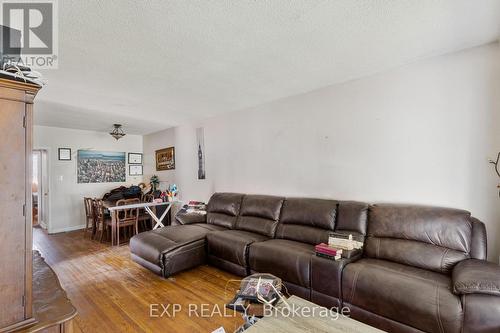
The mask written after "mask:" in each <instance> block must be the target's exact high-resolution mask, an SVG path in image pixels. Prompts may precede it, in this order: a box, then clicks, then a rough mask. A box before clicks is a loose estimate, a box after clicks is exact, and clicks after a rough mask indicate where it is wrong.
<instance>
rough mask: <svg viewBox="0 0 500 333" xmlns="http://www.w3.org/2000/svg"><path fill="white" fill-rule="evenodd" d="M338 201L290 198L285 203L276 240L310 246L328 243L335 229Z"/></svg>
mask: <svg viewBox="0 0 500 333" xmlns="http://www.w3.org/2000/svg"><path fill="white" fill-rule="evenodd" d="M336 211H337V201H335V200H324V199H310V198H290V199H286V200H285V202H284V203H283V208H282V210H281V217H280V222H279V224H278V229H277V231H276V236H275V237H276V238H282V239H289V240H294V241H298V242H304V243H309V244H318V243H321V242H325V241H328V234H329V233H330V232H331V231H333V230H334V229H335V215H336Z"/></svg>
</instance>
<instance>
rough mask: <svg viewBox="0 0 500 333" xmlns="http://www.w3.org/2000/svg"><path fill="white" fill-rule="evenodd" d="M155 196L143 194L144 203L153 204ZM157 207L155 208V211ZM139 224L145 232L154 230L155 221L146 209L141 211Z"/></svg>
mask: <svg viewBox="0 0 500 333" xmlns="http://www.w3.org/2000/svg"><path fill="white" fill-rule="evenodd" d="M153 200H154V196H153V195H152V194H143V195H142V198H141V201H142V202H153ZM154 209H155V207H153V211H154ZM139 224H140V227H142V229H143V230H146V231H147V230H151V229H153V219H152V218H151V215H149V213H148V212H146V210H145V209H144V208H141V209H139Z"/></svg>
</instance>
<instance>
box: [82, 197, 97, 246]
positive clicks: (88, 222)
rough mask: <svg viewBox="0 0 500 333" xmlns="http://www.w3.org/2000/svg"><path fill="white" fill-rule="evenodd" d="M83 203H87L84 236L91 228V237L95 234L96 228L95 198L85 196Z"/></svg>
mask: <svg viewBox="0 0 500 333" xmlns="http://www.w3.org/2000/svg"><path fill="white" fill-rule="evenodd" d="M83 203H84V205H85V230H84V233H83V236H84V237H85V236H86V235H87V232H88V231H89V230H90V231H91V234H90V237H91V238H92V236H94V233H95V232H96V230H95V225H96V223H95V222H96V221H95V212H94V199H92V198H87V197H86V198H83Z"/></svg>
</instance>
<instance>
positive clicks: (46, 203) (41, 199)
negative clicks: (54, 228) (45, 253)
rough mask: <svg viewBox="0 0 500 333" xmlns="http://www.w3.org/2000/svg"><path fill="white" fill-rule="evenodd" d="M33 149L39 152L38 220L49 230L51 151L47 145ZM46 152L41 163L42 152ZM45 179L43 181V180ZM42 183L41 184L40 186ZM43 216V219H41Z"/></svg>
mask: <svg viewBox="0 0 500 333" xmlns="http://www.w3.org/2000/svg"><path fill="white" fill-rule="evenodd" d="M33 151H39V152H40V155H39V156H40V160H39V170H41V172H40V174H39V178H40V179H39V180H38V181H39V186H38V207H39V214H38V222H39V224H40V226H41V227H42V228H44V229H45V230H47V231H49V230H50V221H51V220H52V219H51V214H50V212H51V209H50V208H51V200H50V199H51V195H50V193H51V183H50V157H51V151H50V148H49V147H36V148H35V149H33ZM44 151H45V152H46V163H43V161H44V158H43V152H44ZM44 164H45V165H44ZM44 167H45V168H44ZM44 180H45V181H44ZM40 184H42V186H40ZM40 204H42V205H43V207H42V210H41V211H42V213H43V216H42V214H40ZM43 217H45V220H44V219H43Z"/></svg>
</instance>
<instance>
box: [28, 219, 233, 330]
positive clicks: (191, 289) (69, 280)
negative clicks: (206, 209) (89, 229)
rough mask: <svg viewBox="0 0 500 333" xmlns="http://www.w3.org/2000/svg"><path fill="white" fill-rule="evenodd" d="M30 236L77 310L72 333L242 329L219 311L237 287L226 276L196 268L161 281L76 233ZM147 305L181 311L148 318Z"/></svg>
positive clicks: (121, 252) (122, 250)
mask: <svg viewBox="0 0 500 333" xmlns="http://www.w3.org/2000/svg"><path fill="white" fill-rule="evenodd" d="M33 236H34V249H35V250H38V251H40V253H41V254H42V256H43V257H44V258H45V260H46V261H47V263H48V264H49V265H50V266H51V267H52V268H53V269H54V271H55V272H56V273H57V275H58V276H59V279H60V281H61V284H62V285H63V287H64V289H65V290H66V292H67V294H68V297H69V298H70V299H71V301H72V303H73V305H74V306H75V307H76V308H77V310H78V316H77V318H76V322H75V324H76V325H75V330H76V332H92V333H94V332H212V331H213V330H215V329H216V328H218V327H220V326H224V328H225V330H226V332H228V333H230V332H233V331H234V330H235V329H236V328H237V327H239V326H240V325H241V324H242V323H243V320H242V318H241V316H240V314H238V313H234V312H233V311H230V310H224V304H225V302H229V301H230V300H231V299H232V297H233V296H234V293H235V291H236V290H237V287H238V286H239V281H234V280H238V277H236V276H234V275H232V274H229V273H226V272H223V271H220V270H218V269H216V268H213V267H209V266H201V267H198V268H195V269H193V270H190V271H187V272H183V273H180V274H177V275H176V276H175V277H174V278H170V279H163V278H161V277H159V276H157V275H155V274H153V273H151V272H150V271H148V270H146V269H145V268H143V267H142V266H140V265H138V264H136V263H134V262H133V261H132V260H131V259H130V252H129V247H128V246H121V247H119V248H117V247H114V248H112V247H110V246H109V245H108V244H101V243H99V242H97V241H92V240H90V239H88V238H84V237H83V233H82V232H81V231H75V232H69V233H62V234H56V235H47V234H46V233H45V231H43V230H42V229H40V228H35V229H34V231H33ZM150 304H158V306H157V307H158V311H157V312H155V311H154V310H153V313H154V314H157V315H158V316H159V315H160V314H161V313H162V312H163V307H162V305H160V304H163V306H164V307H167V306H168V305H169V304H180V306H181V310H180V311H179V312H177V313H176V314H175V317H173V316H174V314H173V309H172V307H173V305H170V308H168V312H166V313H165V314H164V316H163V317H151V316H150ZM190 304H192V305H191V310H192V312H191V315H189V313H190V311H189V309H190V308H189V306H190ZM202 304H206V305H202ZM202 306H203V307H204V308H202ZM203 309H204V310H203ZM195 310H196V311H195ZM224 311H226V312H225V313H224ZM211 313H215V314H214V315H213V316H210V314H211ZM167 314H169V315H170V316H168V315H167ZM196 314H197V315H198V316H196ZM205 315H208V316H207V317H205Z"/></svg>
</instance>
